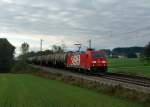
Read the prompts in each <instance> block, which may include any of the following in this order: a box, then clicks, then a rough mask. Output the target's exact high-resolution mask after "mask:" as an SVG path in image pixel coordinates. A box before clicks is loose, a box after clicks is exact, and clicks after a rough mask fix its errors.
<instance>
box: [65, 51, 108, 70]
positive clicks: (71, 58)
mask: <svg viewBox="0 0 150 107" xmlns="http://www.w3.org/2000/svg"><path fill="white" fill-rule="evenodd" d="M66 66H67V67H72V68H78V69H84V70H88V71H91V72H105V71H107V59H106V57H105V53H104V51H95V50H92V49H88V50H87V51H86V52H84V53H78V52H75V53H69V54H68V56H67V65H66Z"/></svg>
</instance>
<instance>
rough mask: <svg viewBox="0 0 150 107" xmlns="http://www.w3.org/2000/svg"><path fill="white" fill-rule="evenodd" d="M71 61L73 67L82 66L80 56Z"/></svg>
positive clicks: (73, 57)
mask: <svg viewBox="0 0 150 107" xmlns="http://www.w3.org/2000/svg"><path fill="white" fill-rule="evenodd" d="M71 61H72V65H80V55H73V56H72V57H71Z"/></svg>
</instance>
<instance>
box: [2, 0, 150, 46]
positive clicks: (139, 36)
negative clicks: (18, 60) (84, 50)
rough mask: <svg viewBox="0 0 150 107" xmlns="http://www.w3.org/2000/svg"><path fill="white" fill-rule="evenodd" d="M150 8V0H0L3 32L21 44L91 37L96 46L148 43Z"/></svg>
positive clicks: (78, 39)
mask: <svg viewBox="0 0 150 107" xmlns="http://www.w3.org/2000/svg"><path fill="white" fill-rule="evenodd" d="M149 10H150V2H149V1H148V0H126V1H123V0H0V19H1V20H0V32H1V34H5V37H8V38H9V39H10V40H11V41H12V43H16V41H15V40H14V39H13V38H18V39H20V42H19V43H20V44H21V42H23V40H26V41H28V42H30V43H31V44H32V45H34V44H36V45H37V44H38V43H39V41H37V40H39V39H40V38H46V39H47V38H49V39H50V40H52V41H54V42H53V43H58V42H59V44H60V43H61V41H65V42H66V44H67V46H68V47H73V46H72V45H71V44H74V42H76V41H80V42H83V44H84V43H85V44H87V42H86V41H87V40H88V39H92V40H93V47H95V48H113V47H118V46H134V45H139V46H144V45H145V44H146V43H147V42H149V40H150V36H149V33H150V32H149V29H148V28H149V26H150V20H149V19H150V14H149ZM12 34H13V35H12ZM15 35H19V36H15ZM39 35H40V36H39ZM41 35H42V36H41ZM59 39H60V40H59ZM32 41H35V43H32ZM19 43H18V44H19ZM49 44H50V43H49ZM50 45H51V44H50Z"/></svg>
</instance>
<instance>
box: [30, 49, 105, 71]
mask: <svg viewBox="0 0 150 107" xmlns="http://www.w3.org/2000/svg"><path fill="white" fill-rule="evenodd" d="M28 61H29V62H30V63H34V64H41V65H43V66H55V67H63V68H68V69H69V68H71V69H79V70H83V71H86V72H97V73H100V72H106V71H107V59H106V57H105V52H104V51H100V50H97V51H96V50H93V49H87V51H86V52H63V53H52V54H48V55H41V56H35V57H29V58H28Z"/></svg>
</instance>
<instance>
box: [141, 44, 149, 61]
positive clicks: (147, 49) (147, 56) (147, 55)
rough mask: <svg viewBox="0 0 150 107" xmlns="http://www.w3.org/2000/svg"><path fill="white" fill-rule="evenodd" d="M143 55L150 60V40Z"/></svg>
mask: <svg viewBox="0 0 150 107" xmlns="http://www.w3.org/2000/svg"><path fill="white" fill-rule="evenodd" d="M143 56H144V59H145V60H147V61H150V42H149V43H148V45H146V46H145V48H144V52H143Z"/></svg>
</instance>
